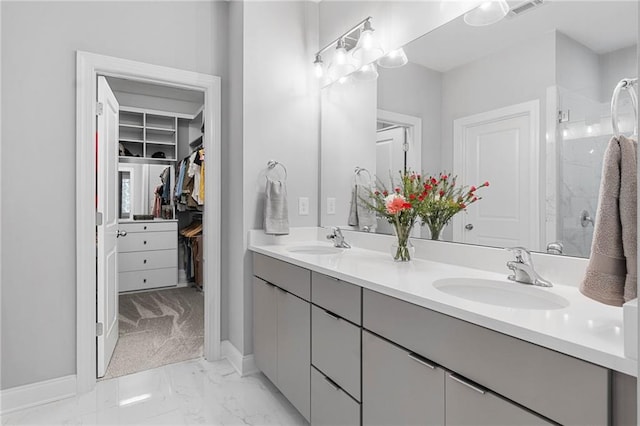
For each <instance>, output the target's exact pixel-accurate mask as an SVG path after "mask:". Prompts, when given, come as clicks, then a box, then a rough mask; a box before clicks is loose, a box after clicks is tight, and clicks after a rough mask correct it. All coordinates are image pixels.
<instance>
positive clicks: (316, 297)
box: [311, 272, 362, 325]
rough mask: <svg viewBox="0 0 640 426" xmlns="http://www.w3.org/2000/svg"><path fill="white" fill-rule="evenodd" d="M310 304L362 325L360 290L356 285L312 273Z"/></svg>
mask: <svg viewBox="0 0 640 426" xmlns="http://www.w3.org/2000/svg"><path fill="white" fill-rule="evenodd" d="M311 302H312V303H314V304H316V305H318V306H321V307H322V308H324V309H327V310H329V311H331V312H333V313H336V314H338V315H340V316H341V317H342V318H345V319H348V320H349V321H351V322H353V323H355V324H358V325H360V324H362V320H361V317H362V315H361V312H362V310H361V309H362V288H361V287H359V286H357V285H353V284H349V283H347V282H344V281H342V280H339V279H337V278H333V277H329V276H326V275H322V274H319V273H317V272H312V273H311Z"/></svg>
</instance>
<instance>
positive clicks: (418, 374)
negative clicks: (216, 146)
mask: <svg viewBox="0 0 640 426" xmlns="http://www.w3.org/2000/svg"><path fill="white" fill-rule="evenodd" d="M326 232H327V231H326V230H325V229H322V228H318V229H315V228H314V229H307V230H303V231H298V230H294V231H293V232H292V235H291V236H287V237H269V236H265V235H264V234H263V233H262V231H252V233H251V236H250V247H249V248H250V250H252V251H253V275H254V278H253V325H254V354H255V361H256V364H257V366H258V368H259V369H260V370H261V371H262V372H263V373H264V374H265V375H266V376H267V377H268V378H269V379H270V380H271V381H272V382H273V383H274V384H275V385H276V386H277V387H278V388H279V389H280V391H281V392H282V393H283V395H284V396H285V397H286V398H287V399H288V400H289V401H290V402H291V403H292V404H293V405H294V406H295V407H296V409H297V410H298V411H300V413H301V414H302V415H303V416H304V417H305V418H306V419H307V420H308V421H310V422H311V424H313V425H351V424H353V425H359V424H363V425H375V424H378V425H392V424H393V425H410V424H429V425H432V424H433V425H445V424H446V425H464V424H467V425H471V424H473V425H479V424H486V425H489V424H491V425H538V424H540V425H542V424H563V425H609V424H611V425H626V424H636V415H635V410H636V390H635V388H636V378H635V376H636V369H637V363H636V361H635V360H633V359H630V358H626V357H625V356H624V347H623V346H624V345H623V336H622V334H623V333H622V325H623V324H622V310H621V309H620V308H613V307H609V306H605V305H601V304H599V303H596V302H594V301H592V300H589V299H587V298H585V297H584V296H582V295H581V294H580V293H579V292H578V289H577V287H576V286H572V285H562V283H556V282H554V286H553V287H552V288H541V287H534V286H528V285H522V284H518V283H513V282H511V281H509V280H507V278H506V277H507V272H508V270H507V269H506V268H505V273H504V274H500V273H498V272H495V271H492V270H490V269H489V270H487V269H476V268H471V267H469V266H468V265H469V264H473V261H469V262H465V261H464V260H462V261H458V260H457V259H456V260H455V261H453V260H452V263H455V264H448V263H444V262H438V261H434V260H430V258H429V255H428V252H429V250H428V246H429V243H430V242H424V246H425V247H426V248H427V249H425V247H420V246H419V247H418V256H417V257H418V258H416V259H414V260H412V261H411V262H408V263H397V262H394V261H393V259H392V257H391V256H390V254H389V253H388V252H385V251H381V250H380V249H381V247H383V246H384V245H385V244H387V243H389V244H390V242H391V241H392V240H391V238H390V237H385V236H364V235H362V234H360V236H357V237H356V236H355V235H356V234H353V235H351V236H349V235H347V239H349V238H350V237H353V238H356V239H358V241H356V242H357V244H353V245H354V247H353V248H350V249H341V248H335V247H333V245H331V244H329V243H327V242H325V241H326V240H325V241H321V239H324V235H323V234H326ZM367 239H371V244H365V243H363V242H364V241H366V240H367ZM440 244H442V243H440ZM450 246H455V245H450ZM362 247H368V248H367V249H365V248H362ZM437 247H442V246H440V245H439V246H437ZM462 247H463V246H460V249H461V250H465V249H463V248H462ZM421 249H422V255H421ZM447 250H454V251H455V250H456V247H449V248H448V249H447ZM467 250H468V248H467ZM477 250H483V249H482V248H477ZM484 250H491V249H486V248H484ZM494 256H495V255H494ZM434 257H435V256H434ZM486 258H487V259H490V258H491V256H487V257H486ZM475 262H477V259H475ZM459 265H467V266H459ZM569 284H571V283H569Z"/></svg>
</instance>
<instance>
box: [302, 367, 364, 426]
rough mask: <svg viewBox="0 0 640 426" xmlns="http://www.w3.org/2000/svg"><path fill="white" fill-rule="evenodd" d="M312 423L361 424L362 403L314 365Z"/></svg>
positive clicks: (325, 425) (329, 425)
mask: <svg viewBox="0 0 640 426" xmlns="http://www.w3.org/2000/svg"><path fill="white" fill-rule="evenodd" d="M311 424H312V425H313V426H335V425H340V426H351V425H353V426H358V425H360V404H358V403H357V402H356V401H354V400H353V399H352V398H351V397H350V396H349V395H347V394H346V393H345V392H344V391H343V390H342V389H340V388H339V387H338V386H336V385H335V384H334V383H332V382H331V381H330V379H329V380H327V377H326V376H325V375H323V374H322V373H320V372H319V371H318V370H316V369H315V368H313V367H311Z"/></svg>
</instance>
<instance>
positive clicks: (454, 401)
mask: <svg viewBox="0 0 640 426" xmlns="http://www.w3.org/2000/svg"><path fill="white" fill-rule="evenodd" d="M445 387H446V394H447V404H446V406H447V410H446V411H447V412H446V418H447V426H449V425H451V426H457V425H460V426H463V425H468V426H472V425H473V426H484V425H486V426H503V425H504V426H519V425H522V426H534V425H551V424H553V423H550V422H547V421H546V420H545V419H543V418H542V417H538V416H536V415H535V414H532V413H530V412H529V411H527V410H525V409H524V408H521V407H519V406H518V405H515V404H513V403H512V402H510V401H507V400H506V399H502V398H500V397H499V396H497V395H494V394H493V393H491V392H489V391H487V390H486V389H483V388H481V387H479V386H476V385H475V384H473V383H470V382H468V381H467V380H466V379H463V378H460V377H458V376H456V375H453V374H450V373H447V380H446V385H445Z"/></svg>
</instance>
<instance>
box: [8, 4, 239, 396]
mask: <svg viewBox="0 0 640 426" xmlns="http://www.w3.org/2000/svg"><path fill="white" fill-rule="evenodd" d="M0 4H1V6H0V7H1V10H2V13H1V15H2V16H1V17H2V21H1V24H2V30H1V31H2V36H1V39H2V88H3V93H2V122H3V123H4V126H3V127H2V134H1V136H2V152H3V156H2V163H1V173H2V180H1V181H2V198H3V203H2V218H1V219H2V223H1V228H2V241H1V244H2V247H3V250H2V259H1V261H2V271H1V279H2V305H1V308H2V330H1V333H2V337H1V339H2V340H1V347H2V348H1V358H2V364H1V365H0V368H1V369H2V372H3V374H2V382H1V383H0V388H2V389H6V388H10V387H14V386H19V385H24V384H29V383H33V382H37V381H41V380H47V379H52V378H56V377H61V376H66V375H69V374H75V371H76V333H75V330H76V276H75V272H76V260H75V250H76V247H75V143H76V142H75V109H76V108H75V95H76V94H75V52H76V50H84V51H89V52H94V53H99V54H104V55H111V56H117V57H121V58H126V59H132V60H137V61H142V62H148V63H152V64H157V65H164V66H170V67H175V68H181V69H186V70H191V71H197V72H202V73H207V74H214V75H219V76H222V77H223V93H224V94H225V95H224V99H223V105H227V104H228V96H227V94H226V92H228V90H227V87H224V85H225V84H226V81H227V79H226V78H225V77H226V75H227V72H226V71H227V40H226V35H227V29H226V25H227V8H228V6H229V5H228V3H226V2H216V3H208V2H108V3H107V2H55V3H54V2H7V1H3V2H1V3H0ZM227 119H228V117H227V114H226V108H224V107H223V122H224V121H225V120H227ZM226 127H227V126H225V127H224V128H223V140H224V141H226V140H227V139H228V134H227V129H226ZM18 182H19V183H18ZM223 229H224V227H223ZM224 284H225V283H223V286H224ZM222 306H223V307H226V304H225V303H223V304H222ZM226 316H227V314H226V312H223V318H224V317H226ZM224 335H226V329H225V330H224V331H223V336H224Z"/></svg>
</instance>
